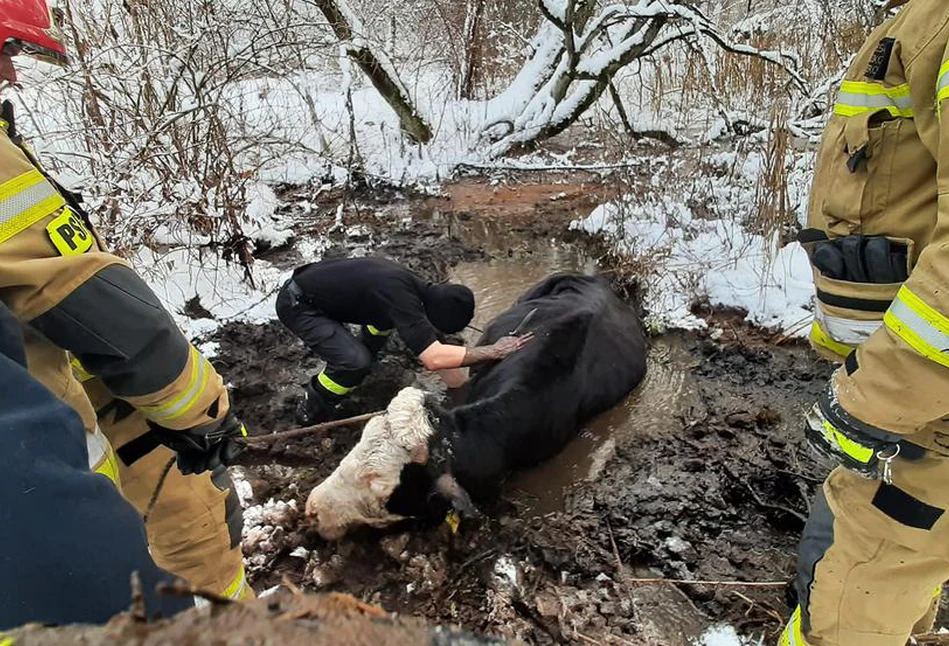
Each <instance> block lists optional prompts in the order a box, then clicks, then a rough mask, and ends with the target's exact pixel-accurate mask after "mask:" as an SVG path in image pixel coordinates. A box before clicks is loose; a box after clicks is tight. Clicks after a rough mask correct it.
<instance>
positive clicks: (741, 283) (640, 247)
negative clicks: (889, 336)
mask: <svg viewBox="0 0 949 646" xmlns="http://www.w3.org/2000/svg"><path fill="white" fill-rule="evenodd" d="M729 161H734V160H729ZM723 163H724V160H723ZM735 168H737V169H738V173H739V174H740V175H742V176H754V175H755V174H757V172H758V166H757V163H756V162H755V161H754V160H744V161H743V162H741V164H740V165H738V164H736V165H735ZM712 189H713V191H712V193H713V194H712V199H710V200H709V201H708V202H707V203H706V204H705V205H703V206H705V208H707V209H708V210H710V211H711V213H712V214H713V215H712V216H708V215H704V214H703V217H699V216H698V215H696V214H695V213H694V212H693V210H694V205H687V204H686V203H684V202H683V201H682V199H681V198H680V197H678V196H674V195H668V194H662V193H658V192H657V193H655V194H652V195H650V196H648V197H647V198H642V197H636V198H634V197H627V198H623V199H620V200H617V201H614V202H609V203H607V204H603V205H601V206H599V207H597V208H596V209H594V211H593V212H592V213H591V214H590V215H589V216H588V217H586V218H585V219H582V220H577V221H574V222H573V223H572V224H571V228H572V229H574V230H579V231H584V232H586V233H589V234H592V235H598V236H602V237H604V238H606V239H607V240H608V241H609V242H611V243H612V245H613V247H614V248H615V249H616V251H617V252H619V253H620V254H622V255H624V256H627V257H629V259H630V261H631V262H634V263H636V265H637V267H638V268H639V269H640V274H641V277H642V279H643V280H644V283H645V287H646V296H645V306H646V309H647V311H648V312H649V316H648V317H647V325H648V326H649V327H650V329H652V330H654V331H661V330H664V329H666V328H680V329H703V328H704V327H705V321H704V320H702V319H701V318H699V317H697V316H695V315H694V314H693V313H692V311H691V309H692V306H693V304H695V303H696V302H701V301H707V302H708V303H709V304H710V305H712V306H721V307H734V308H738V309H741V310H744V311H745V312H746V317H745V318H746V320H747V321H749V322H750V323H753V324H755V325H759V326H762V327H765V328H776V329H780V330H784V331H785V332H786V333H788V334H790V335H792V336H804V335H805V334H806V332H807V322H808V321H809V320H810V319H811V317H812V311H811V300H812V297H813V294H814V286H813V278H812V274H811V268H810V263H809V261H808V257H807V253H806V252H805V251H804V249H803V247H801V245H800V244H798V243H796V242H794V243H791V244H788V245H785V246H780V244H779V240H778V237H777V234H775V235H773V236H770V237H765V236H763V235H759V234H756V233H752V232H750V231H749V230H748V227H747V225H745V224H744V223H743V222H742V218H739V217H734V216H733V217H730V218H727V219H726V218H720V217H714V214H715V213H717V212H723V211H727V210H729V209H731V208H732V207H733V205H740V204H742V203H744V202H745V201H746V200H748V195H747V189H746V190H745V191H742V190H741V189H742V187H741V186H740V185H739V186H738V187H737V188H735V189H732V190H729V191H725V190H724V189H722V190H719V189H721V187H719V186H717V185H713V186H712ZM716 191H718V192H717V193H716ZM713 208H714V210H712V209H713ZM737 208H738V207H737V206H736V207H735V210H734V211H733V212H738V213H740V211H737Z"/></svg>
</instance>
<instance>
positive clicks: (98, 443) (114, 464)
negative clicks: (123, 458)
mask: <svg viewBox="0 0 949 646" xmlns="http://www.w3.org/2000/svg"><path fill="white" fill-rule="evenodd" d="M86 452H87V453H88V455H89V468H90V469H92V470H93V471H94V472H95V473H98V474H100V475H104V476H105V477H106V478H108V479H109V480H111V481H112V482H113V483H114V484H116V485H117V484H118V483H119V463H118V461H117V460H116V457H115V451H114V450H113V449H112V444H110V443H109V440H108V439H107V438H106V436H105V434H103V432H102V431H101V430H100V429H99V427H98V426H96V428H95V430H94V431H93V432H91V433H88V432H87V433H86Z"/></svg>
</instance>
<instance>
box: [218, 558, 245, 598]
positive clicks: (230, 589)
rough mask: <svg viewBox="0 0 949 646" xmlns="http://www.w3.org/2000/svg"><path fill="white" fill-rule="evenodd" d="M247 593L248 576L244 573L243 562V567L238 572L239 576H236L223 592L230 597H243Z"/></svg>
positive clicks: (242, 565)
mask: <svg viewBox="0 0 949 646" xmlns="http://www.w3.org/2000/svg"><path fill="white" fill-rule="evenodd" d="M246 595H247V576H246V575H245V573H244V564H243V563H242V564H241V569H240V571H239V572H238V573H237V576H236V577H234V580H233V581H232V582H231V584H230V585H229V586H227V588H225V590H224V592H223V593H222V594H221V596H223V597H227V598H228V599H243V598H244V597H245V596H246Z"/></svg>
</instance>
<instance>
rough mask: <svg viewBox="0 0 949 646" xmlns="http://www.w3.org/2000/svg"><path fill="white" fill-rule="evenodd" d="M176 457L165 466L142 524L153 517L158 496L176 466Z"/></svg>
mask: <svg viewBox="0 0 949 646" xmlns="http://www.w3.org/2000/svg"><path fill="white" fill-rule="evenodd" d="M175 459H176V456H174V455H173V456H171V457H170V458H169V459H168V464H166V465H165V468H164V469H163V470H162V472H161V477H160V478H158V484H156V485H155V491H153V492H152V497H151V500H149V501H148V507H146V508H145V515H144V516H142V523H144V524H147V523H148V517H149V516H151V515H152V510H153V509H154V508H155V503H156V502H158V496H159V495H160V494H161V490H162V487H164V486H165V479H166V478H168V474H169V473H170V472H171V467H173V466H175Z"/></svg>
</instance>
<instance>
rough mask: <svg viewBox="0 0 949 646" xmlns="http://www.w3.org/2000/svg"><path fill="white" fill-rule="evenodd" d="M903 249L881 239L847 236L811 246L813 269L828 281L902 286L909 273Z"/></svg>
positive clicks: (904, 248)
mask: <svg viewBox="0 0 949 646" xmlns="http://www.w3.org/2000/svg"><path fill="white" fill-rule="evenodd" d="M906 253H907V250H906V246H905V245H902V244H899V243H898V242H893V241H891V240H889V239H887V238H885V237H883V236H862V235H849V236H844V237H843V238H834V239H833V240H822V241H820V242H818V243H817V244H816V245H815V246H814V252H813V257H812V259H813V261H814V266H815V267H817V268H818V269H820V271H821V273H822V274H824V275H825V276H827V277H828V278H834V279H836V280H846V281H849V282H854V283H876V284H881V283H901V282H903V281H904V280H906V279H907V277H908V276H909V273H908V271H907V267H906Z"/></svg>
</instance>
